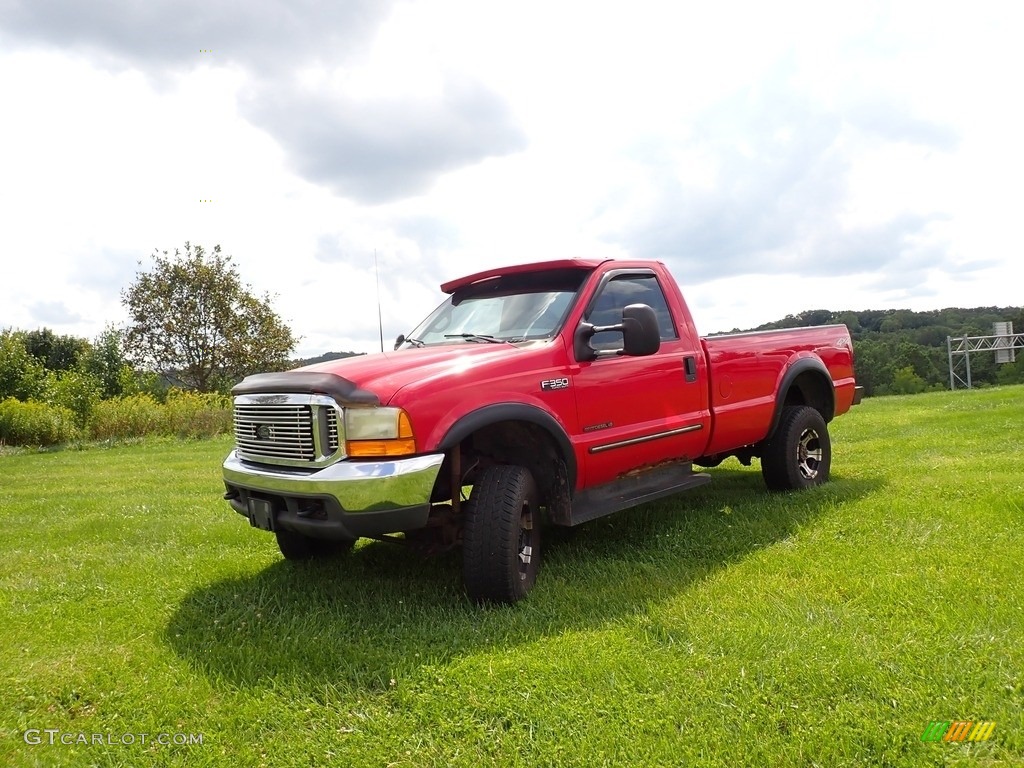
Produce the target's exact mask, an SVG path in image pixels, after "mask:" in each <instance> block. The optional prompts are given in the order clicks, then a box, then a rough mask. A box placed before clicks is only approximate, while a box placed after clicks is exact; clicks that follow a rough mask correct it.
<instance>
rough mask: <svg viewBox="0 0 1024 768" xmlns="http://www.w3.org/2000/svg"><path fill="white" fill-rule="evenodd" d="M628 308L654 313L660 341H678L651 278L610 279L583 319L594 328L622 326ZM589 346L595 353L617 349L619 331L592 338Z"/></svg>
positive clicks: (620, 337) (596, 335)
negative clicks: (636, 306)
mask: <svg viewBox="0 0 1024 768" xmlns="http://www.w3.org/2000/svg"><path fill="white" fill-rule="evenodd" d="M630 304H646V305H647V306H649V307H650V308H651V309H653V310H654V314H655V315H657V317H658V329H659V330H660V331H661V340H662V341H671V340H672V339H678V338H679V335H678V334H677V333H676V327H675V323H674V322H673V320H672V313H671V312H669V309H668V302H666V301H665V294H664V292H663V291H662V290H661V286H660V285H659V284H658V278H657V277H655V276H654V275H620V276H619V277H613V278H612V279H611V280H609V281H608V282H607V283H605V285H604V287H603V288H601V291H600V292H599V293H598V294H597V296H596V297H595V299H594V301H593V302H592V303H591V305H590V310H589V311H588V312H587V315H586V317H585V318H584V319H585V320H586V321H587V322H588V323H592V324H593V325H617V324H618V323H621V322H622V310H623V309H625V308H626V307H627V306H629V305H630ZM590 346H592V347H593V348H594V349H619V348H620V347H622V334H621V333H620V332H618V331H605V332H604V333H598V334H595V335H594V337H593V338H592V339H591V341H590Z"/></svg>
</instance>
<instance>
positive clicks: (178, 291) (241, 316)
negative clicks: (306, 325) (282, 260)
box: [121, 242, 297, 392]
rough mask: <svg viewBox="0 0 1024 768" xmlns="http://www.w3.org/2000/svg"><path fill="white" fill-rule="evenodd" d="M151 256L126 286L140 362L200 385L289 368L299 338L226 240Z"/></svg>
mask: <svg viewBox="0 0 1024 768" xmlns="http://www.w3.org/2000/svg"><path fill="white" fill-rule="evenodd" d="M152 258H153V266H152V269H150V271H148V272H139V273H138V274H137V275H136V276H135V281H134V282H133V283H132V284H131V285H130V286H128V288H126V289H125V290H124V291H123V292H122V294H121V302H122V303H123V304H124V306H125V308H126V309H127V310H128V314H129V316H130V318H131V319H130V322H129V326H128V329H127V332H126V333H125V335H124V349H125V352H126V353H127V355H128V357H129V359H130V360H131V361H132V362H133V363H134V364H135V365H136V366H138V367H141V368H144V369H147V370H152V371H155V372H157V373H159V374H161V375H162V376H164V377H166V378H168V379H170V380H172V381H175V382H180V383H181V384H182V385H184V386H186V387H189V388H191V389H197V390H199V391H201V392H211V391H216V390H219V389H220V390H222V389H225V388H227V387H229V386H231V384H233V383H234V382H235V381H237V380H238V379H240V378H242V377H244V376H246V375H248V374H250V373H255V372H258V371H272V370H284V369H285V368H287V366H288V357H289V355H290V354H291V352H292V350H293V349H294V348H295V344H296V342H297V339H296V338H295V336H293V335H292V332H291V329H290V328H288V326H287V325H285V324H284V322H283V321H282V320H281V318H280V317H279V316H278V315H277V313H275V312H274V310H273V309H272V307H271V297H270V295H269V294H264V295H263V296H262V297H257V296H254V295H253V294H252V291H251V288H250V287H249V286H248V285H244V284H243V283H242V281H241V278H240V276H239V274H238V270H237V269H236V268H235V266H234V264H233V263H232V259H231V257H230V256H228V255H225V254H223V253H221V248H220V246H219V245H217V246H215V247H214V249H213V251H212V252H209V253H208V252H207V251H205V250H204V249H203V248H202V246H198V245H197V246H193V245H191V244H190V243H188V242H186V243H185V250H184V252H182V251H179V250H177V249H175V251H174V254H173V255H169V254H168V253H167V251H162V252H154V253H153V256H152Z"/></svg>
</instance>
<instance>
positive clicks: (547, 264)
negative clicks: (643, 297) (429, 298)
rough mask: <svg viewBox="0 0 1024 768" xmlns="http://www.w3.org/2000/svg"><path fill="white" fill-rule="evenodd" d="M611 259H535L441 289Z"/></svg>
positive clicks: (451, 289) (443, 285) (587, 265)
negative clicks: (529, 262) (531, 261)
mask: <svg viewBox="0 0 1024 768" xmlns="http://www.w3.org/2000/svg"><path fill="white" fill-rule="evenodd" d="M606 261H611V259H555V260H554V261H535V262H533V263H531V264H515V265H513V266H510V267H497V268H495V269H487V270H484V271H483V272H477V273H475V274H472V275H466V276H465V277H460V278H457V279H455V280H449V281H448V282H447V283H441V290H442V291H444V292H445V293H454V292H455V291H457V290H458V289H459V288H465V287H466V286H467V285H472V284H473V283H479V282H482V281H483V280H490V279H492V278H495V277H502V276H504V275H517V274H521V273H523V272H543V271H546V270H549V269H586V270H590V269H594V268H596V267H598V266H600V265H601V264H604V263H605V262H606Z"/></svg>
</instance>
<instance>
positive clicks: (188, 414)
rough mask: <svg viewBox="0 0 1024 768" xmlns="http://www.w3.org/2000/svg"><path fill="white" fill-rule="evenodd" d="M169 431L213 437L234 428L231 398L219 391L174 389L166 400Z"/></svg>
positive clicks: (175, 433)
mask: <svg viewBox="0 0 1024 768" xmlns="http://www.w3.org/2000/svg"><path fill="white" fill-rule="evenodd" d="M164 418H165V420H166V422H165V430H166V434H169V435H177V436H178V437H212V436H213V435H220V434H223V433H224V432H227V431H229V430H230V429H231V398H230V397H228V396H227V395H219V394H216V393H205V394H201V393H199V392H184V391H182V390H180V389H171V390H170V391H169V392H168V393H167V402H166V403H164Z"/></svg>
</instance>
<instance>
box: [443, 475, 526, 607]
mask: <svg viewBox="0 0 1024 768" xmlns="http://www.w3.org/2000/svg"><path fill="white" fill-rule="evenodd" d="M539 568H540V510H539V506H538V501H537V484H536V483H535V482H534V479H533V475H531V474H530V470H528V469H526V467H518V466H512V465H498V466H493V467H488V468H487V469H485V470H484V471H483V473H482V474H481V476H480V477H479V478H478V479H477V481H476V483H475V484H474V485H473V491H472V493H470V496H469V503H468V504H467V505H466V508H465V524H464V528H463V533H462V576H463V581H464V582H465V584H466V592H467V593H468V594H469V596H470V597H471V598H472V599H473V600H475V601H477V602H492V603H515V602H517V601H519V600H520V599H522V598H523V597H525V596H526V593H527V592H529V591H530V588H531V587H532V586H533V584H534V582H535V581H536V580H537V571H538V569H539Z"/></svg>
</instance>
